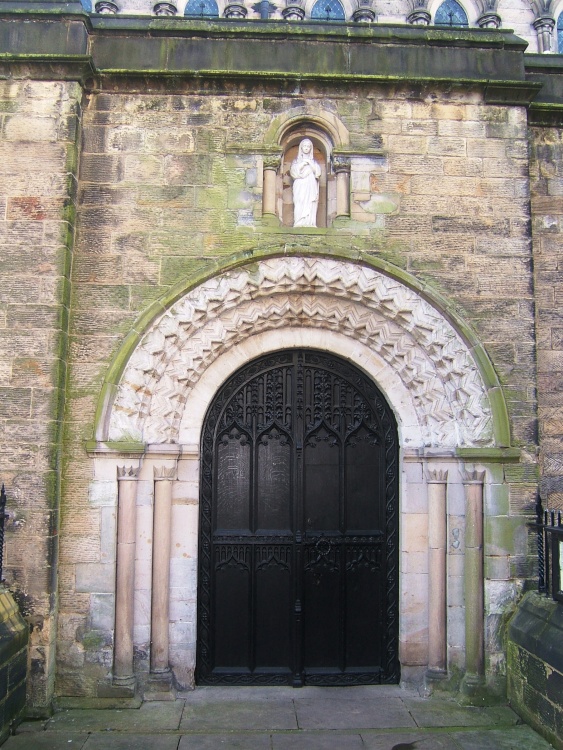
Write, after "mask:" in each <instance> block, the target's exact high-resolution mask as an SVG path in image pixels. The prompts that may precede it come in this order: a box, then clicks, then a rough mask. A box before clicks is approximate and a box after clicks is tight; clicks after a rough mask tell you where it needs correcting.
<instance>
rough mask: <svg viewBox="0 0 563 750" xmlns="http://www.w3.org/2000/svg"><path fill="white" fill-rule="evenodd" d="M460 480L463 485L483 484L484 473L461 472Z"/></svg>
mask: <svg viewBox="0 0 563 750" xmlns="http://www.w3.org/2000/svg"><path fill="white" fill-rule="evenodd" d="M461 479H462V481H463V484H483V483H484V481H485V472H484V471H475V470H474V471H462V472H461Z"/></svg>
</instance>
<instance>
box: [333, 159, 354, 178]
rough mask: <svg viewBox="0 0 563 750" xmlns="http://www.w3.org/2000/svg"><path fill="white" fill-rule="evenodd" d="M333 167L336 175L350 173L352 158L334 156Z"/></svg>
mask: <svg viewBox="0 0 563 750" xmlns="http://www.w3.org/2000/svg"><path fill="white" fill-rule="evenodd" d="M332 167H333V169H334V171H335V172H336V174H338V172H348V173H350V157H348V156H334V157H333V159H332Z"/></svg>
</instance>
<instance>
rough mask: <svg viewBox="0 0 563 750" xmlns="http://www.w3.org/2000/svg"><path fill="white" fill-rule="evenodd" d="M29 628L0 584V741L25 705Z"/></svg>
mask: <svg viewBox="0 0 563 750" xmlns="http://www.w3.org/2000/svg"><path fill="white" fill-rule="evenodd" d="M28 641H29V628H28V625H27V623H26V622H25V621H24V619H23V617H22V616H21V614H20V612H19V610H18V607H17V604H16V603H15V601H14V599H13V597H12V596H11V594H10V593H9V591H7V589H5V588H4V587H3V586H1V587H0V743H2V742H4V740H5V739H6V737H7V736H8V734H9V732H10V727H11V725H12V724H13V725H15V724H17V722H18V721H19V720H20V719H21V717H22V714H23V710H24V708H25V699H26V678H27V644H28Z"/></svg>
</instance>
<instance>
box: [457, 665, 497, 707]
mask: <svg viewBox="0 0 563 750" xmlns="http://www.w3.org/2000/svg"><path fill="white" fill-rule="evenodd" d="M459 703H460V704H461V705H463V706H489V705H491V704H492V703H495V700H494V697H493V696H492V695H491V692H490V690H489V689H488V688H487V683H486V681H485V677H484V676H483V675H477V674H468V673H466V674H465V675H464V676H463V678H462V680H461V685H460V686H459Z"/></svg>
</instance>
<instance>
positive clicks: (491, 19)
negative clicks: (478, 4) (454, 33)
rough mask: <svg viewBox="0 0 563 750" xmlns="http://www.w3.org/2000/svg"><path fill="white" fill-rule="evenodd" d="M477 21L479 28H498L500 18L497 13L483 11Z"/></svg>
mask: <svg viewBox="0 0 563 750" xmlns="http://www.w3.org/2000/svg"><path fill="white" fill-rule="evenodd" d="M477 23H478V24H479V28H481V29H500V24H501V18H500V16H499V15H498V13H483V14H482V15H481V16H479V18H478V19H477Z"/></svg>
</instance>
